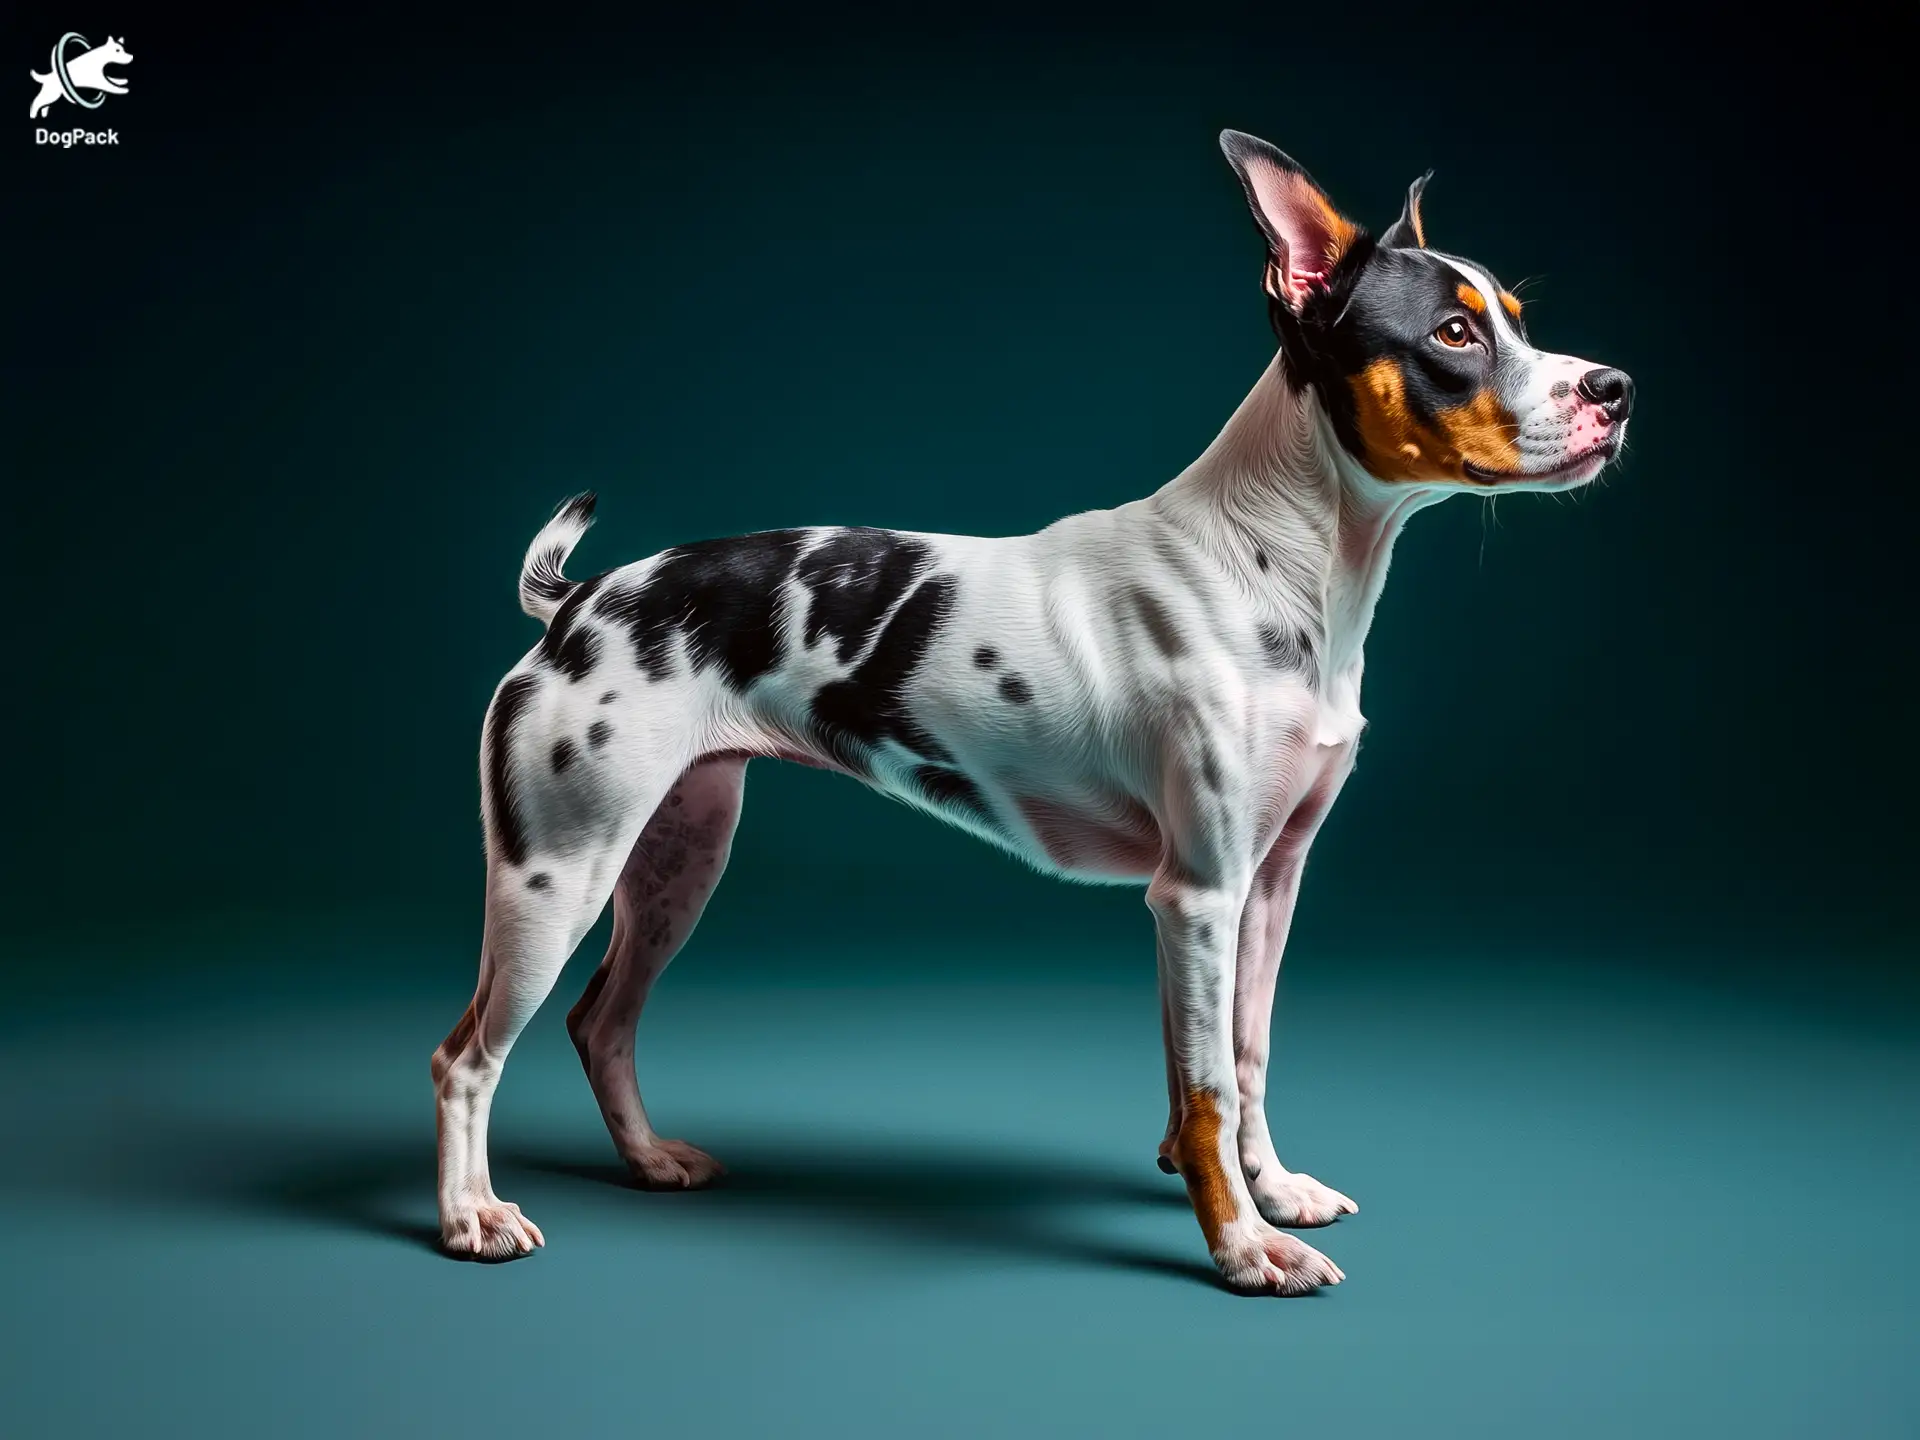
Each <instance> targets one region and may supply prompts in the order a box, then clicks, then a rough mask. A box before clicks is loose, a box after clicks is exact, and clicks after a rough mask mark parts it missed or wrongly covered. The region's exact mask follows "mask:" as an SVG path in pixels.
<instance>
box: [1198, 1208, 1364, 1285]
mask: <svg viewBox="0 0 1920 1440" xmlns="http://www.w3.org/2000/svg"><path fill="white" fill-rule="evenodd" d="M1213 1263H1214V1264H1215V1265H1217V1266H1218V1267H1219V1269H1220V1278H1221V1279H1222V1280H1224V1281H1225V1282H1226V1283H1227V1288H1228V1289H1230V1290H1237V1291H1239V1292H1240V1293H1241V1294H1243V1295H1311V1294H1312V1293H1313V1292H1314V1291H1315V1290H1318V1289H1319V1288H1320V1287H1321V1286H1323V1285H1338V1284H1339V1283H1340V1282H1341V1281H1342V1280H1344V1279H1346V1278H1347V1277H1346V1273H1345V1272H1344V1271H1343V1270H1341V1268H1340V1267H1339V1266H1338V1265H1336V1264H1334V1263H1333V1261H1331V1260H1329V1259H1328V1258H1327V1257H1326V1256H1324V1255H1322V1254H1321V1253H1320V1252H1319V1251H1318V1250H1316V1249H1314V1248H1313V1247H1312V1246H1311V1245H1309V1244H1307V1243H1306V1242H1305V1241H1303V1240H1296V1239H1294V1238H1293V1236H1291V1235H1284V1234H1282V1233H1281V1232H1280V1231H1278V1230H1275V1229H1274V1228H1273V1227H1272V1226H1270V1225H1268V1224H1266V1223H1264V1222H1261V1221H1253V1222H1250V1223H1249V1222H1239V1223H1236V1224H1233V1225H1229V1226H1228V1227H1227V1228H1226V1230H1225V1231H1224V1232H1223V1233H1222V1234H1221V1237H1220V1245H1219V1248H1218V1249H1216V1250H1215V1251H1214V1252H1213Z"/></svg>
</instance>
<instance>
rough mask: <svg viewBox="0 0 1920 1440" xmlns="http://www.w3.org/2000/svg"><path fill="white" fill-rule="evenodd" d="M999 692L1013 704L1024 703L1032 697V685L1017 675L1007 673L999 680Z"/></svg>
mask: <svg viewBox="0 0 1920 1440" xmlns="http://www.w3.org/2000/svg"><path fill="white" fill-rule="evenodd" d="M1000 694H1001V696H1002V697H1003V698H1005V699H1007V700H1009V701H1011V702H1012V703H1013V704H1015V705H1024V704H1026V703H1027V702H1028V701H1029V700H1031V699H1033V687H1032V686H1030V685H1028V684H1027V682H1026V681H1024V680H1022V679H1021V678H1020V677H1019V676H1018V675H1009V676H1007V677H1006V678H1005V679H1003V680H1002V681H1001V682H1000Z"/></svg>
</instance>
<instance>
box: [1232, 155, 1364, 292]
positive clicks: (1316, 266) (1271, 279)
mask: <svg viewBox="0 0 1920 1440" xmlns="http://www.w3.org/2000/svg"><path fill="white" fill-rule="evenodd" d="M1220 148H1221V149H1222V150H1224V151H1226V152H1227V162H1228V163H1229V164H1230V165H1232V166H1233V173H1234V174H1236V175H1238V176H1239V177H1240V185H1241V188H1242V189H1244V190H1245V191H1246V192H1247V204H1248V205H1250V206H1251V207H1252V209H1253V218H1254V221H1255V222H1256V223H1257V224H1258V225H1259V226H1260V233H1261V234H1263V235H1265V236H1266V237H1267V274H1266V291H1267V293H1268V294H1269V295H1271V296H1273V298H1274V299H1276V300H1278V301H1280V302H1281V303H1282V304H1284V305H1286V306H1288V307H1289V308H1291V309H1294V310H1298V309H1299V308H1300V307H1301V306H1302V305H1303V304H1305V303H1306V300H1307V297H1308V296H1309V295H1311V294H1312V293H1313V292H1314V290H1315V289H1316V288H1324V287H1325V286H1326V283H1327V277H1328V276H1329V275H1330V274H1331V273H1332V272H1333V267H1334V266H1335V265H1337V264H1338V263H1339V261H1340V257H1341V256H1342V255H1344V254H1346V252H1347V250H1348V248H1349V247H1350V246H1351V245H1352V244H1353V242H1354V241H1355V240H1357V239H1359V238H1360V235H1361V230H1360V227H1359V226H1358V225H1355V224H1354V223H1353V222H1352V221H1351V220H1349V219H1347V217H1346V216H1344V215H1342V214H1341V213H1340V212H1339V211H1338V210H1337V209H1335V208H1334V204H1333V202H1332V201H1331V200H1329V199H1328V198H1327V196H1326V192H1325V191H1323V190H1322V189H1321V188H1320V187H1319V186H1318V185H1316V184H1314V183H1313V177H1312V176H1311V175H1309V174H1307V172H1306V171H1305V170H1304V169H1302V168H1301V166H1300V165H1299V164H1298V163H1296V162H1295V161H1294V160H1293V159H1292V157H1290V156H1288V155H1286V154H1283V153H1282V152H1281V151H1279V150H1276V149H1274V147H1273V146H1271V145H1269V144H1268V143H1267V142H1266V141H1264V140H1261V139H1257V138H1256V137H1254V136H1252V135H1246V134H1243V133H1241V132H1240V131H1238V130H1222V131H1221V132H1220Z"/></svg>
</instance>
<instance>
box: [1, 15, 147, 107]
mask: <svg viewBox="0 0 1920 1440" xmlns="http://www.w3.org/2000/svg"><path fill="white" fill-rule="evenodd" d="M76 46H77V47H78V53H76V52H75V47H76ZM132 59H133V56H132V55H130V54H128V53H127V47H126V46H125V45H124V44H122V43H121V42H120V41H118V40H116V39H114V37H113V36H111V35H109V36H108V37H107V43H106V44H104V45H95V46H92V47H91V48H88V41H87V37H86V36H84V35H81V34H77V33H75V32H74V31H71V30H69V31H68V32H67V33H66V34H64V35H62V36H61V37H60V39H59V40H58V41H57V42H56V43H55V44H54V47H53V54H52V55H51V57H50V58H49V61H48V64H49V69H48V72H47V73H46V74H45V75H42V74H41V73H40V72H39V71H38V70H31V71H29V72H28V74H30V75H32V76H33V78H34V79H35V80H37V81H38V82H39V84H40V93H39V94H38V95H36V96H34V98H33V105H32V107H31V108H30V109H29V110H28V112H27V113H28V115H29V116H31V117H32V118H33V119H35V120H38V119H39V118H40V117H41V116H42V115H45V114H46V113H47V111H48V110H50V109H52V108H53V106H54V105H55V104H57V103H58V102H59V101H61V100H63V99H65V100H71V101H72V102H73V103H74V104H76V105H78V106H79V107H80V108H81V109H83V110H98V109H99V108H100V106H101V105H102V104H104V103H105V102H106V98H107V96H109V95H124V94H126V93H127V82H126V81H125V80H121V79H116V78H115V77H114V76H112V75H109V74H107V67H108V66H109V65H125V64H128V63H129V62H130V61H132ZM86 90H91V91H94V92H96V93H95V94H94V95H93V97H92V98H91V99H89V98H87V97H86V96H84V95H83V94H82V93H81V92H82V91H86Z"/></svg>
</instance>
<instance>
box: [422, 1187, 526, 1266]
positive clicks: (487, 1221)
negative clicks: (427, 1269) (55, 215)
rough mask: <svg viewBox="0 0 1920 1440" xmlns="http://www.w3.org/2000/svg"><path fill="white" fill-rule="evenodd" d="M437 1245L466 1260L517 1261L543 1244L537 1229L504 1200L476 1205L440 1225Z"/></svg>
mask: <svg viewBox="0 0 1920 1440" xmlns="http://www.w3.org/2000/svg"><path fill="white" fill-rule="evenodd" d="M440 1243H441V1246H442V1248H443V1249H445V1250H446V1252H447V1253H448V1254H449V1255H456V1256H459V1257H460V1258H462V1259H467V1260H517V1259H519V1258H520V1257H521V1256H522V1255H531V1254H532V1253H533V1252H534V1251H535V1250H537V1249H539V1248H540V1247H541V1246H542V1245H545V1244H546V1243H547V1237H546V1236H545V1235H542V1234H541V1233H540V1227H539V1226H538V1225H535V1224H534V1223H533V1222H532V1221H531V1220H529V1219H527V1217H526V1216H524V1215H522V1214H521V1213H520V1207H519V1206H518V1205H515V1204H512V1203H511V1202H509V1201H505V1200H492V1201H487V1202H485V1203H482V1204H477V1205H474V1206H473V1207H471V1208H470V1209H467V1210H465V1211H462V1212H459V1213H456V1214H454V1215H451V1216H448V1217H446V1218H444V1219H443V1220H442V1221H441V1222H440Z"/></svg>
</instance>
